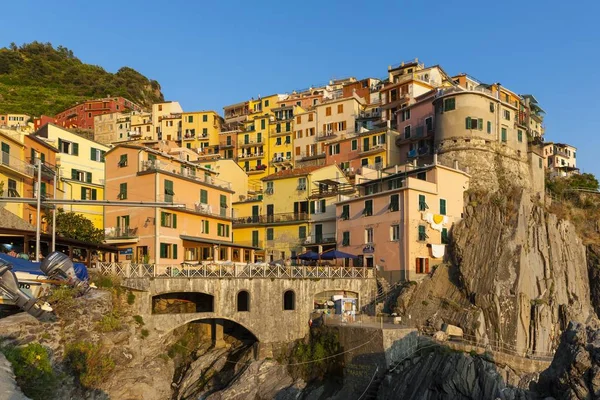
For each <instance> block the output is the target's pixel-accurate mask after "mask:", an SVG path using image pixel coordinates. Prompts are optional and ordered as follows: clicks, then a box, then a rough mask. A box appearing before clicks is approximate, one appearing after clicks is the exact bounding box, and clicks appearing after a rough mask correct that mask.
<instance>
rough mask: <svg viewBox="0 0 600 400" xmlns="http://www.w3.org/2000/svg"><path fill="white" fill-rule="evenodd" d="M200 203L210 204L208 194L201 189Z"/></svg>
mask: <svg viewBox="0 0 600 400" xmlns="http://www.w3.org/2000/svg"><path fill="white" fill-rule="evenodd" d="M200 203H202V204H208V192H207V191H206V190H204V189H200Z"/></svg>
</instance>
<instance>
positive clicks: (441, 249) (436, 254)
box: [431, 244, 446, 258]
mask: <svg viewBox="0 0 600 400" xmlns="http://www.w3.org/2000/svg"><path fill="white" fill-rule="evenodd" d="M444 253H446V245H445V244H432V245H431V256H432V257H433V258H444Z"/></svg>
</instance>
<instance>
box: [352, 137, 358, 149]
mask: <svg viewBox="0 0 600 400" xmlns="http://www.w3.org/2000/svg"><path fill="white" fill-rule="evenodd" d="M351 146H352V151H356V150H358V140H356V139H353V140H352V142H351Z"/></svg>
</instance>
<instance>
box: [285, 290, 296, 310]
mask: <svg viewBox="0 0 600 400" xmlns="http://www.w3.org/2000/svg"><path fill="white" fill-rule="evenodd" d="M283 309H284V310H285V311H293V310H295V309H296V294H295V293H294V291H293V290H286V291H285V292H284V293H283Z"/></svg>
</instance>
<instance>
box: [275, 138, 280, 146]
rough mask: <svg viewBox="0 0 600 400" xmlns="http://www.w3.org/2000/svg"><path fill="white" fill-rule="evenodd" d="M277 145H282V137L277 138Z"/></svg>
mask: <svg viewBox="0 0 600 400" xmlns="http://www.w3.org/2000/svg"><path fill="white" fill-rule="evenodd" d="M275 146H281V138H280V137H278V138H277V139H275Z"/></svg>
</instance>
